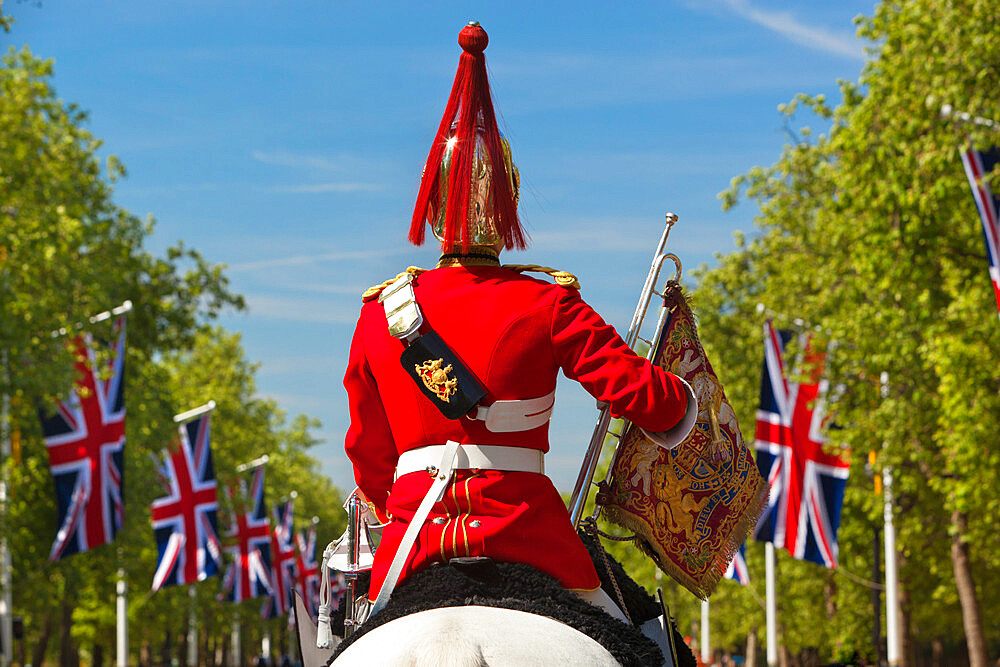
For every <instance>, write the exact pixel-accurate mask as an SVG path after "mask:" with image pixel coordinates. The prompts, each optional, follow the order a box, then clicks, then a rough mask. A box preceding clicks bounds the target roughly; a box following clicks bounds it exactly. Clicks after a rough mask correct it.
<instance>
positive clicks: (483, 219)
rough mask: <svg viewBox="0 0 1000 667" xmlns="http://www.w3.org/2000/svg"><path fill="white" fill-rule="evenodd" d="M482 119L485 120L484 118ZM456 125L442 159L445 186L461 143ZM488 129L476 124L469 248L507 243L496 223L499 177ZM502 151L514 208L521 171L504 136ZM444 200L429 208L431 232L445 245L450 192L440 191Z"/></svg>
mask: <svg viewBox="0 0 1000 667" xmlns="http://www.w3.org/2000/svg"><path fill="white" fill-rule="evenodd" d="M480 120H481V119H480ZM455 127H456V124H455V123H452V126H451V132H450V133H449V136H448V139H447V141H446V142H445V149H444V155H443V156H442V158H441V166H440V167H439V168H438V169H439V174H438V179H439V181H440V182H442V183H447V182H449V179H450V177H451V164H452V156H453V154H454V152H455V147H456V145H457V143H458V140H457V138H456V137H455ZM485 135H486V128H485V127H484V126H483V124H482V123H481V122H479V123H476V140H475V141H476V143H475V150H474V157H473V162H472V187H471V188H470V192H469V210H468V214H467V215H468V218H467V220H466V230H467V232H468V243H469V245H478V246H495V245H497V244H498V243H500V242H502V241H503V240H504V238H503V235H502V234H501V233H500V232H499V230H498V228H497V224H496V214H495V206H494V202H495V201H496V189H495V188H494V186H493V179H494V177H495V174H494V169H493V166H492V165H491V164H490V155H489V151H488V150H487V148H486V145H485V140H484V137H485ZM500 151H501V154H502V156H503V169H501V170H500V173H501V174H505V175H507V176H508V177H509V179H510V189H511V192H512V193H513V195H514V206H515V207H516V206H517V202H518V201H519V200H520V189H521V176H520V174H519V173H518V171H517V166H516V165H515V164H514V161H513V159H512V158H511V154H510V144H509V143H508V142H507V139H506V138H505V137H504V136H503V134H502V133H501V134H500ZM439 192H440V197H439V198H438V200H437V201H436V202H430V206H428V207H427V222H429V223H430V225H431V231H432V232H433V233H434V236H435V237H436V238H437V240H438V241H441V242H442V243H444V242H445V219H446V218H447V214H448V190H447V189H445V188H441V189H440V191H439Z"/></svg>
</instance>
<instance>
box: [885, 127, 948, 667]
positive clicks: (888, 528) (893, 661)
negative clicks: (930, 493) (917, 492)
mask: <svg viewBox="0 0 1000 667" xmlns="http://www.w3.org/2000/svg"><path fill="white" fill-rule="evenodd" d="M942 111H943V109H942ZM879 380H880V383H881V394H882V400H883V401H884V400H885V399H886V398H888V397H889V374H888V373H886V372H883V373H882V374H881V376H880V377H879ZM882 493H883V495H882V498H883V503H884V504H883V506H882V518H883V520H884V522H885V540H884V541H885V642H886V651H885V652H886V658H887V660H888V662H889V667H897V666H898V665H899V600H898V594H897V592H896V589H897V583H898V573H897V567H896V528H895V526H894V525H893V522H892V468H891V467H889V466H886V467H885V468H884V469H883V470H882Z"/></svg>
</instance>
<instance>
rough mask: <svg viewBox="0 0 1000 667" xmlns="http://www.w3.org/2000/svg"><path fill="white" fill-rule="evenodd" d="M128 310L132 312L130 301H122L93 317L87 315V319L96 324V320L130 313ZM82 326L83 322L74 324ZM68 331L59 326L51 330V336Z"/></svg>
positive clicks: (62, 334) (68, 330)
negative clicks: (120, 303)
mask: <svg viewBox="0 0 1000 667" xmlns="http://www.w3.org/2000/svg"><path fill="white" fill-rule="evenodd" d="M130 312H132V302H131V301H123V302H122V305H120V306H115V307H114V308H112V309H111V310H105V311H103V312H100V313H97V314H96V315H94V316H93V317H88V318H87V321H88V322H89V323H90V324H97V323H98V322H103V321H104V320H109V319H111V318H112V317H117V316H118V315H124V314H126V313H130ZM83 327H84V324H83V322H77V323H76V325H75V328H76V329H82V328H83ZM69 332H70V329H67V328H66V327H61V328H59V329H56V330H55V331H53V332H52V336H53V338H55V337H58V336H65V335H66V334H68V333H69Z"/></svg>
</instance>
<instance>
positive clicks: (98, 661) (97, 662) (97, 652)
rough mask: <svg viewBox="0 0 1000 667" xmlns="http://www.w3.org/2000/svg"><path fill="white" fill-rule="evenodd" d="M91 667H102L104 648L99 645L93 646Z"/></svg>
mask: <svg viewBox="0 0 1000 667" xmlns="http://www.w3.org/2000/svg"><path fill="white" fill-rule="evenodd" d="M93 666H94V667H104V646H103V645H101V644H94V657H93Z"/></svg>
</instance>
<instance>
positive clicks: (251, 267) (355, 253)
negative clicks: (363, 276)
mask: <svg viewBox="0 0 1000 667" xmlns="http://www.w3.org/2000/svg"><path fill="white" fill-rule="evenodd" d="M412 252H413V249H412V248H406V247H397V248H380V249H378V250H348V251H337V252H324V253H319V254H315V255H290V256H286V257H274V258H271V259H262V260H258V261H256V262H242V263H238V264H230V265H229V268H228V270H227V272H228V273H235V272H238V271H255V270H257V269H270V268H275V267H285V266H300V265H303V264H316V263H319V262H341V261H357V260H367V259H377V258H382V257H392V256H395V255H406V254H408V253H412Z"/></svg>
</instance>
